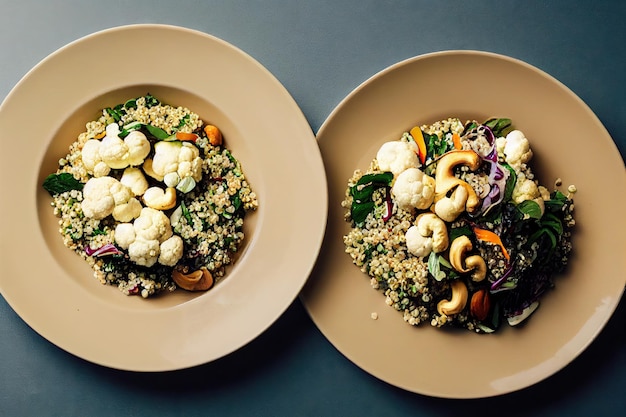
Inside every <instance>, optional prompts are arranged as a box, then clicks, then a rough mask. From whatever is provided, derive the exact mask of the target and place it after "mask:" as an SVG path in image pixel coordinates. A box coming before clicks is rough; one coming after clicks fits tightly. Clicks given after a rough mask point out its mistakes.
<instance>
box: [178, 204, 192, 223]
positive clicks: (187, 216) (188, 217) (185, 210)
mask: <svg viewBox="0 0 626 417" xmlns="http://www.w3.org/2000/svg"><path fill="white" fill-rule="evenodd" d="M180 209H181V211H182V212H183V217H184V218H185V220H187V224H188V225H193V219H192V218H191V213H189V209H188V208H187V206H186V205H185V202H184V201H181V202H180Z"/></svg>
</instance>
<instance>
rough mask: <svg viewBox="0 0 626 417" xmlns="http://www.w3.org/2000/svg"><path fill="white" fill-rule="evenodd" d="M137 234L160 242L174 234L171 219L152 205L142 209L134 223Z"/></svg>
mask: <svg viewBox="0 0 626 417" xmlns="http://www.w3.org/2000/svg"><path fill="white" fill-rule="evenodd" d="M133 226H134V227H135V234H136V235H137V237H141V238H143V239H146V240H156V241H158V242H159V243H161V242H163V241H164V240H166V239H168V238H169V237H170V236H172V227H171V225H170V219H168V218H167V216H166V215H165V213H163V212H162V211H161V210H155V209H152V208H150V207H144V208H142V209H141V214H140V215H139V217H137V218H136V219H135V221H134V223H133Z"/></svg>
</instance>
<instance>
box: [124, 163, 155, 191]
mask: <svg viewBox="0 0 626 417" xmlns="http://www.w3.org/2000/svg"><path fill="white" fill-rule="evenodd" d="M120 182H121V183H122V184H124V185H125V186H127V187H129V188H130V189H131V190H132V192H133V194H135V196H140V195H143V193H145V192H146V190H147V189H148V180H147V179H146V177H145V175H143V172H141V170H140V169H139V168H135V167H128V168H126V169H125V170H124V173H123V174H122V178H120Z"/></svg>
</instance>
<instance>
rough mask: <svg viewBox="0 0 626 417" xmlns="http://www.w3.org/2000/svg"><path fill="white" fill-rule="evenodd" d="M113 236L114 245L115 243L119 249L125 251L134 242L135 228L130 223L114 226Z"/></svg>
mask: <svg viewBox="0 0 626 417" xmlns="http://www.w3.org/2000/svg"><path fill="white" fill-rule="evenodd" d="M113 236H114V238H115V243H117V244H118V245H119V247H120V248H122V249H124V250H126V249H128V247H129V246H130V244H131V243H133V242H134V241H135V228H134V227H133V225H132V223H120V224H118V225H117V226H115V232H114V233H113Z"/></svg>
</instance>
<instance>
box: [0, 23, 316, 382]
mask: <svg viewBox="0 0 626 417" xmlns="http://www.w3.org/2000/svg"><path fill="white" fill-rule="evenodd" d="M146 32H150V33H162V34H163V35H161V36H167V35H168V34H175V35H176V36H183V37H185V38H187V37H193V38H194V39H196V40H197V42H201V43H202V44H203V45H208V44H212V45H217V47H219V48H225V49H224V50H227V51H228V53H232V54H235V56H236V59H237V60H238V62H240V63H241V64H242V66H245V68H246V69H247V70H251V71H253V72H254V73H255V74H256V77H257V78H258V79H260V80H261V82H262V84H263V85H265V86H268V88H271V91H275V94H276V96H275V99H276V100H277V102H278V104H279V105H280V108H281V109H286V110H288V111H289V113H287V114H288V115H289V116H290V117H291V118H292V119H293V121H292V122H291V123H292V124H293V126H296V127H297V129H298V131H297V132H298V135H297V136H298V137H299V139H301V138H302V139H303V140H302V141H301V143H300V142H298V145H290V146H301V148H302V149H306V150H307V151H308V155H306V156H305V157H306V162H307V165H308V166H309V167H311V168H314V169H315V171H316V172H315V173H316V175H314V176H312V177H315V179H314V180H313V179H311V180H310V182H311V186H312V188H313V191H318V194H319V195H318V196H317V197H318V198H317V199H316V201H315V204H312V205H311V207H312V210H313V209H314V210H315V213H314V216H313V217H312V218H308V220H309V221H310V223H311V224H318V225H320V227H318V229H319V230H314V231H313V233H311V235H309V236H307V242H309V243H307V248H309V249H310V251H309V253H307V254H306V255H305V256H303V257H302V262H301V264H299V265H295V264H287V265H286V272H285V274H288V273H291V274H292V275H291V276H289V277H288V278H289V279H290V280H291V283H290V284H289V287H290V289H291V291H290V292H288V291H286V290H285V291H282V292H280V291H279V292H278V295H277V296H276V298H277V299H276V302H275V304H276V305H275V306H274V307H272V313H271V316H268V317H265V318H264V319H263V320H262V319H257V320H256V321H255V323H254V330H253V331H252V332H250V334H249V335H246V336H244V337H240V338H239V339H238V340H237V341H235V342H230V345H229V346H227V347H226V348H224V349H223V351H222V352H220V353H219V354H217V356H214V357H210V358H208V357H206V356H205V357H202V355H200V356H198V357H195V358H185V359H181V360H179V361H178V362H176V361H174V362H172V361H171V358H166V359H164V360H163V361H162V362H161V363H153V364H150V365H145V364H142V365H141V366H136V367H135V366H132V365H128V364H126V363H123V364H122V363H119V362H117V361H116V360H114V359H112V358H110V357H109V358H99V357H97V356H98V355H97V354H96V356H93V354H90V353H89V352H83V351H81V350H80V349H76V347H75V346H71V347H68V346H67V345H68V343H67V337H66V336H65V335H63V336H59V335H58V334H56V335H55V334H51V333H50V330H49V329H46V326H45V324H43V325H42V323H41V320H39V319H34V318H33V314H29V312H28V310H29V307H28V306H25V305H24V304H25V303H24V302H23V301H20V296H19V295H17V294H14V293H12V289H11V288H10V285H8V282H9V277H8V275H9V269H10V266H9V265H6V264H8V262H6V263H5V262H2V265H1V269H0V272H2V274H0V275H2V277H0V293H1V294H2V296H3V298H4V299H5V301H6V302H7V304H8V305H9V306H10V307H11V308H12V309H13V311H14V312H15V313H16V314H17V315H18V316H19V317H20V318H21V319H22V321H24V322H25V323H26V324H27V325H28V326H29V327H30V328H31V329H33V330H34V331H35V332H36V333H38V334H39V335H40V336H42V337H43V338H44V339H46V340H48V341H49V342H51V343H52V344H54V345H56V346H58V347H59V348H61V349H63V350H65V351H67V352H69V353H71V354H72V355H74V356H77V357H79V358H81V359H85V360H87V361H89V362H92V363H96V364H98V365H102V366H105V367H109V368H115V369H121V370H128V371H139V372H141V371H148V372H151V371H170V370H178V369H183V368H188V367H193V366H197V365H202V364H206V363H209V362H212V361H215V360H218V359H220V358H221V357H223V356H226V355H228V354H230V353H232V352H234V351H236V350H238V349H240V348H242V347H243V346H245V345H246V344H248V343H250V342H251V341H252V340H254V339H256V338H257V337H258V336H260V335H261V334H262V333H264V332H265V331H266V330H267V329H268V328H269V327H270V326H271V325H272V324H273V323H274V322H275V321H276V320H277V319H278V318H279V317H280V316H281V315H282V314H283V313H284V312H285V311H286V310H287V309H288V307H289V306H290V305H291V304H292V303H293V301H294V300H295V299H296V298H297V296H298V293H299V291H300V290H301V288H302V287H303V286H304V284H305V282H306V280H307V279H308V276H309V275H310V273H311V270H312V269H313V267H314V264H315V261H316V258H317V256H318V254H319V248H320V247H321V243H322V241H323V236H324V234H323V230H324V226H325V224H326V219H327V212H328V211H327V207H328V200H327V193H326V192H325V191H326V188H325V186H326V181H325V171H324V168H323V161H322V158H321V153H320V152H319V147H318V145H317V141H316V140H315V136H314V134H313V131H312V129H311V126H310V124H309V122H308V120H307V119H306V117H305V115H304V114H303V112H302V110H301V108H300V107H299V105H298V103H297V102H296V101H295V99H294V98H293V96H291V94H290V93H289V92H288V90H287V89H286V88H285V87H284V85H283V84H282V83H281V82H280V81H279V80H278V78H276V76H274V75H273V74H272V73H271V72H270V71H269V70H268V69H267V68H266V67H265V66H263V65H262V64H261V63H260V62H259V61H257V60H256V59H255V58H253V57H252V56H251V55H250V54H248V53H246V52H245V51H243V50H242V49H240V48H239V47H237V46H236V45H233V44H231V43H230V42H227V41H225V40H223V39H221V38H219V37H217V36H215V35H212V34H209V33H205V32H202V31H199V30H196V29H190V28H187V27H183V26H177V25H171V24H159V23H137V24H128V25H120V26H114V27H110V28H106V29H102V30H98V31H95V32H93V33H89V34H87V35H84V36H82V37H79V38H77V39H75V40H73V41H71V42H69V43H67V44H65V45H63V46H61V47H60V48H58V49H56V50H55V51H53V52H51V53H50V54H48V55H47V56H45V57H44V58H43V59H41V60H40V61H39V62H38V63H37V64H36V65H35V66H33V67H32V68H31V69H29V70H28V71H27V72H26V73H25V74H24V75H23V76H22V78H21V79H20V80H19V81H18V82H17V83H16V84H15V86H14V87H13V88H12V89H11V90H10V91H9V93H8V94H7V96H6V97H5V98H4V99H3V101H2V103H0V115H2V114H5V113H7V112H8V111H9V110H10V107H9V106H10V105H12V103H13V102H14V101H15V99H16V96H19V95H20V94H25V93H24V91H23V90H24V89H27V88H29V82H30V80H31V78H32V77H33V76H34V75H36V74H38V73H39V72H40V71H43V70H45V69H46V68H47V67H48V66H50V65H51V63H54V62H55V60H56V59H58V58H59V57H64V56H66V55H67V54H68V53H70V54H71V53H72V51H73V48H75V47H77V45H84V44H89V43H90V42H94V40H96V41H97V40H98V39H103V38H108V37H111V36H116V34H119V33H124V34H128V33H131V34H133V33H134V34H137V33H146ZM68 51H69V52H68ZM148 84H150V83H148ZM163 84H164V85H171V83H168V82H167V81H165V80H164V82H163ZM120 88H122V86H120ZM190 89H191V88H190ZM92 93H93V92H92ZM93 94H95V93H93ZM90 98H91V97H90ZM177 104H178V103H177ZM181 105H184V103H181ZM193 110H194V109H192V111H193ZM3 130H4V128H3ZM294 142H295V141H294ZM43 145H44V146H47V145H48V142H45V143H44V144H43ZM34 159H36V161H37V162H35V163H34V165H35V167H36V168H38V166H39V161H40V159H38V158H34ZM244 168H245V167H244ZM3 170H4V168H3ZM252 181H253V182H254V179H252ZM313 181H315V182H313ZM322 190H323V191H324V192H323V193H322V192H321V191H322ZM255 191H257V192H258V191H259V190H258V189H257V190H255ZM260 197H261V198H262V197H263V196H260ZM35 200H36V198H33V201H35ZM3 213H4V209H3ZM311 213H313V212H311ZM27 216H30V214H27ZM29 218H30V217H29ZM35 222H37V219H36V218H35ZM36 227H37V229H38V222H37V226H36ZM259 227H261V226H259ZM262 227H266V226H262ZM307 228H310V226H307ZM262 230H267V229H262ZM307 230H308V229H307ZM258 233H259V232H257V234H258ZM264 233H265V234H266V235H267V231H265V232H264ZM255 238H256V236H253V239H255ZM5 239H6V240H5ZM1 243H2V245H1V246H2V247H3V248H5V247H8V246H9V244H8V239H7V238H6V237H5V238H3V239H1ZM48 255H49V254H48ZM4 256H5V255H2V259H7V260H8V255H6V256H7V258H4ZM5 273H6V275H5ZM285 277H287V275H285ZM5 284H7V285H5ZM118 295H119V296H120V297H123V294H121V293H120V294H118ZM196 300H197V299H195V300H193V302H191V303H185V305H179V306H175V307H172V308H169V309H170V310H171V311H173V312H175V314H184V312H183V313H181V310H184V309H185V308H186V306H187V305H189V306H191V307H190V308H193V309H196V310H197V309H198V308H199V307H198V304H201V303H199V302H196ZM94 301H95V302H96V303H98V302H99V301H98V300H94ZM31 310H32V308H31ZM137 314H139V315H141V314H143V312H138V313H137ZM253 321H254V320H253Z"/></svg>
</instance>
